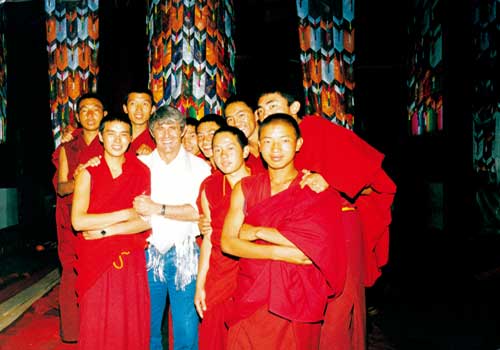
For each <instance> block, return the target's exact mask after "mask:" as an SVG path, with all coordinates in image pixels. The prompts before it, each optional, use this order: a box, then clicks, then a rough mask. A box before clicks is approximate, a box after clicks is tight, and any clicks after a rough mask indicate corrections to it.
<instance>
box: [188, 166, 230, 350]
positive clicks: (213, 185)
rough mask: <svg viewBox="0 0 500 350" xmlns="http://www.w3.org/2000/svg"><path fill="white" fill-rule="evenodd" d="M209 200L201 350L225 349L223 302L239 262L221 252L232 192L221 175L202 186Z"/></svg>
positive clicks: (225, 331) (225, 328)
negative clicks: (208, 237) (209, 241)
mask: <svg viewBox="0 0 500 350" xmlns="http://www.w3.org/2000/svg"><path fill="white" fill-rule="evenodd" d="M201 188H202V189H204V190H205V195H206V197H207V200H208V203H209V207H210V214H211V220H212V221H211V225H212V236H211V243H212V250H211V253H210V267H209V270H208V273H207V276H206V281H205V294H206V296H205V302H206V305H207V310H206V311H205V312H204V313H203V320H202V321H201V323H200V327H199V330H198V339H199V349H200V350H207V349H212V350H220V349H225V348H226V343H227V327H226V325H225V324H224V303H225V302H227V301H228V300H229V298H230V297H231V295H232V294H233V292H234V291H235V289H236V278H237V275H238V260H236V258H234V257H231V256H229V255H226V254H224V253H223V252H222V250H221V246H220V241H221V234H222V226H223V225H224V219H225V217H226V214H227V211H228V210H229V205H230V204H231V193H232V189H231V186H230V185H229V182H228V181H226V177H225V176H224V174H222V173H221V172H216V173H214V174H212V175H211V176H209V177H208V178H207V179H206V180H205V181H204V182H203V184H202V185H201Z"/></svg>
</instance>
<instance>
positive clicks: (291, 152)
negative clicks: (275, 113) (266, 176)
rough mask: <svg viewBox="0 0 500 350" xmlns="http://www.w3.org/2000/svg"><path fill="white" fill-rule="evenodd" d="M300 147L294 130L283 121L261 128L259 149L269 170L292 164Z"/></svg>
mask: <svg viewBox="0 0 500 350" xmlns="http://www.w3.org/2000/svg"><path fill="white" fill-rule="evenodd" d="M301 146H302V138H300V137H299V138H297V134H296V132H295V129H294V128H293V126H291V125H290V124H288V123H286V122H283V121H274V122H272V123H270V124H267V125H264V126H261V130H260V137H259V147H260V152H261V155H262V158H264V160H265V161H266V163H267V165H268V167H269V168H270V169H282V168H285V167H287V166H289V165H290V164H293V159H294V158H295V153H296V152H298V151H299V150H300V147H301Z"/></svg>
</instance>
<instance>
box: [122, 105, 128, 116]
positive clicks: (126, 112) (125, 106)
mask: <svg viewBox="0 0 500 350" xmlns="http://www.w3.org/2000/svg"><path fill="white" fill-rule="evenodd" d="M122 107H123V112H125V114H128V109H127V105H122Z"/></svg>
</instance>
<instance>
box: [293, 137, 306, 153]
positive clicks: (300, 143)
mask: <svg viewBox="0 0 500 350" xmlns="http://www.w3.org/2000/svg"><path fill="white" fill-rule="evenodd" d="M303 143H304V139H303V138H302V137H299V138H298V139H297V144H296V145H295V152H298V151H300V148H301V147H302V144H303Z"/></svg>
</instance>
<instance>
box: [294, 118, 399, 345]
mask: <svg viewBox="0 0 500 350" xmlns="http://www.w3.org/2000/svg"><path fill="white" fill-rule="evenodd" d="M300 130H301V133H302V137H303V139H304V144H303V146H302V148H301V149H300V151H299V153H297V155H296V157H295V164H296V165H297V167H302V168H304V169H309V170H313V171H316V172H318V173H320V174H321V175H322V176H323V177H324V178H325V179H326V181H327V182H328V183H329V184H330V185H331V186H332V187H333V188H335V189H336V190H338V191H340V192H342V193H344V194H345V195H347V196H348V197H349V198H351V199H354V198H356V196H357V195H358V194H359V192H360V191H361V190H363V189H364V188H365V187H367V186H371V187H372V188H373V189H375V190H376V191H377V192H373V193H371V194H370V195H367V196H359V197H357V198H356V201H355V203H354V206H352V208H351V209H354V210H355V211H356V214H353V213H351V212H350V211H345V212H344V214H343V223H344V226H345V232H346V238H347V240H348V241H347V242H346V243H347V248H348V251H347V254H348V265H349V266H348V274H347V280H346V286H345V290H344V292H343V294H342V295H341V296H340V298H337V299H332V302H331V303H330V305H329V306H328V308H327V311H326V316H325V323H324V326H323V330H322V335H321V349H329V350H330V349H339V350H340V349H344V348H349V349H353V350H358V349H364V339H365V337H366V324H365V319H366V310H365V292H364V287H365V286H371V285H373V284H374V283H375V281H376V280H377V278H378V277H379V276H380V274H381V270H380V269H381V267H382V266H384V265H385V264H386V263H387V258H388V253H389V224H390V222H391V205H392V201H393V199H394V194H395V192H396V186H395V184H394V183H393V182H392V180H391V179H390V178H389V177H388V176H387V174H386V173H385V172H384V171H383V169H382V161H383V159H384V155H383V154H382V153H380V152H378V151H377V150H376V149H374V148H373V147H371V146H370V145H369V144H367V143H366V142H365V141H364V140H362V139H361V138H360V137H358V136H357V135H356V134H355V133H354V132H352V131H350V130H347V129H345V128H343V127H341V126H339V125H336V124H334V123H332V122H329V121H327V120H326V119H325V118H322V117H318V116H306V117H305V118H304V119H303V120H302V122H301V123H300Z"/></svg>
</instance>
